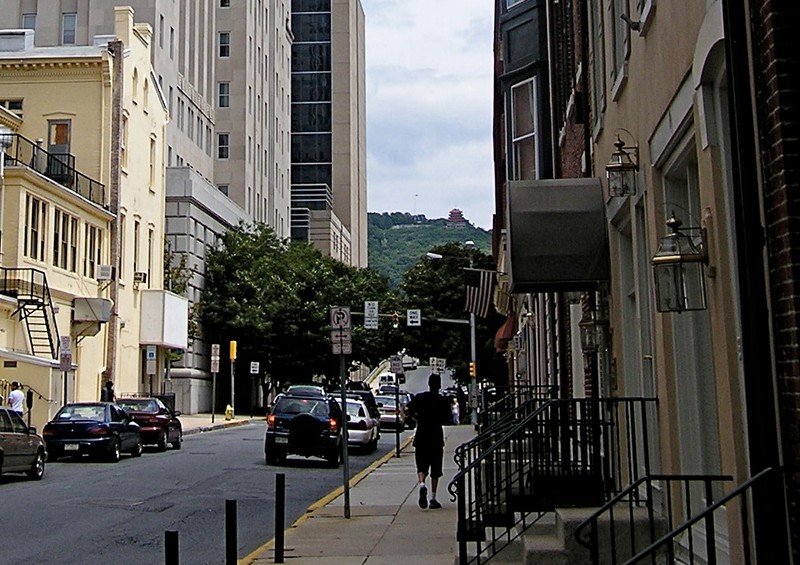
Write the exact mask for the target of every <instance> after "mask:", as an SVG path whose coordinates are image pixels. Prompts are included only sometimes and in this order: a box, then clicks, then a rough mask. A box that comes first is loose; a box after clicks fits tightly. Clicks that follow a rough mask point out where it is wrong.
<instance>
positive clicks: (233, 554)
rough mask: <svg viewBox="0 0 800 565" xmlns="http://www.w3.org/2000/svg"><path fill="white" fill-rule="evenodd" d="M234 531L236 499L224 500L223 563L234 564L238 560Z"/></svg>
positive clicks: (226, 564)
mask: <svg viewBox="0 0 800 565" xmlns="http://www.w3.org/2000/svg"><path fill="white" fill-rule="evenodd" d="M236 538H237V532H236V501H235V500H226V501H225V565H236V562H237V560H238V555H239V551H238V547H237V541H236Z"/></svg>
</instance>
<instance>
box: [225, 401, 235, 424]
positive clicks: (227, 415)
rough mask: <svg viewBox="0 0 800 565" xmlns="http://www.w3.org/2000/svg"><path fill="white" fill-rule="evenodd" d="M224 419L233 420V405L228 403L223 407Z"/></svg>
mask: <svg viewBox="0 0 800 565" xmlns="http://www.w3.org/2000/svg"><path fill="white" fill-rule="evenodd" d="M225 419H226V420H233V406H231V405H230V404H228V405H227V406H226V407H225Z"/></svg>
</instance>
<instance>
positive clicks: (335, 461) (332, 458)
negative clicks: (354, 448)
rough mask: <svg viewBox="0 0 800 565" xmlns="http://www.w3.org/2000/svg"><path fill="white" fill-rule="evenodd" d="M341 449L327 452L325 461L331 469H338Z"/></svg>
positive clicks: (335, 448)
mask: <svg viewBox="0 0 800 565" xmlns="http://www.w3.org/2000/svg"><path fill="white" fill-rule="evenodd" d="M341 451H342V450H341V449H340V448H339V446H336V447H332V448H331V449H329V450H328V453H327V454H326V455H325V460H326V461H327V462H328V465H329V466H331V467H338V466H339V458H340V456H341Z"/></svg>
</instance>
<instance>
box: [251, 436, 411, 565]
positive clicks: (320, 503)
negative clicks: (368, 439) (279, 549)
mask: <svg viewBox="0 0 800 565" xmlns="http://www.w3.org/2000/svg"><path fill="white" fill-rule="evenodd" d="M412 441H414V436H413V435H411V436H410V437H408V438H406V439H405V440H404V441H403V443H402V444H401V445H400V451H403V450H405V449H406V448H407V447H408V446H409V445H411V442H412ZM395 451H396V450H395V449H392V450H390V451H389V452H388V453H386V454H385V455H384V456H383V457H381V458H380V459H376V460H375V461H373V462H372V463H370V465H369V466H368V467H366V468H364V469H362V470H361V471H359V472H358V473H357V474H356V475H354V476H353V478H352V479H350V483H349V485H350V488H353V487H354V486H356V485H357V484H358V483H360V482H361V481H363V480H364V478H365V477H366V476H367V475H369V474H370V473H372V472H373V471H374V470H375V469H377V468H378V467H380V466H381V465H384V464H385V463H387V462H389V461H391V460H392V459H393V458H394V456H395ZM342 494H344V486H339V487H336V488H335V489H334V490H332V491H331V492H329V493H328V494H326V495H325V496H323V497H322V498H320V499H319V500H317V501H316V502H315V503H313V504H312V505H311V506H309V507H308V508H307V509H306V511H305V513H304V514H303V515H302V516H300V517H299V518H298V519H297V520H295V521H294V523H293V524H292V525H291V526H289V527H288V528H286V529H284V532H288V531H289V530H293V529H294V528H297V527H298V526H300V525H301V524H302V523H303V522H305V521H306V520H308V519H309V518H310V517H311V514H312V513H313V512H314V511H315V510H319V509H320V508H323V507H325V506H327V505H328V504H330V503H331V502H333V501H334V500H335V499H336V498H337V497H339V496H341V495H342ZM274 545H275V538H272V539H271V540H269V541H267V542H266V543H264V544H263V545H262V546H260V547H257V548H255V549H254V550H253V551H251V552H250V553H249V554H248V555H246V556H244V557H243V558H241V559H240V560H239V561H238V563H239V565H252V564H253V563H254V562H255V561H256V559H260V558H261V557H262V555H263V554H265V553H266V552H267V551H269V550H270V549H272V546H274Z"/></svg>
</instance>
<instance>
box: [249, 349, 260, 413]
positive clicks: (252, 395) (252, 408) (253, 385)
mask: <svg viewBox="0 0 800 565" xmlns="http://www.w3.org/2000/svg"><path fill="white" fill-rule="evenodd" d="M258 366H259V362H258V361H251V362H250V417H251V418H252V417H253V413H254V412H255V411H256V375H258Z"/></svg>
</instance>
